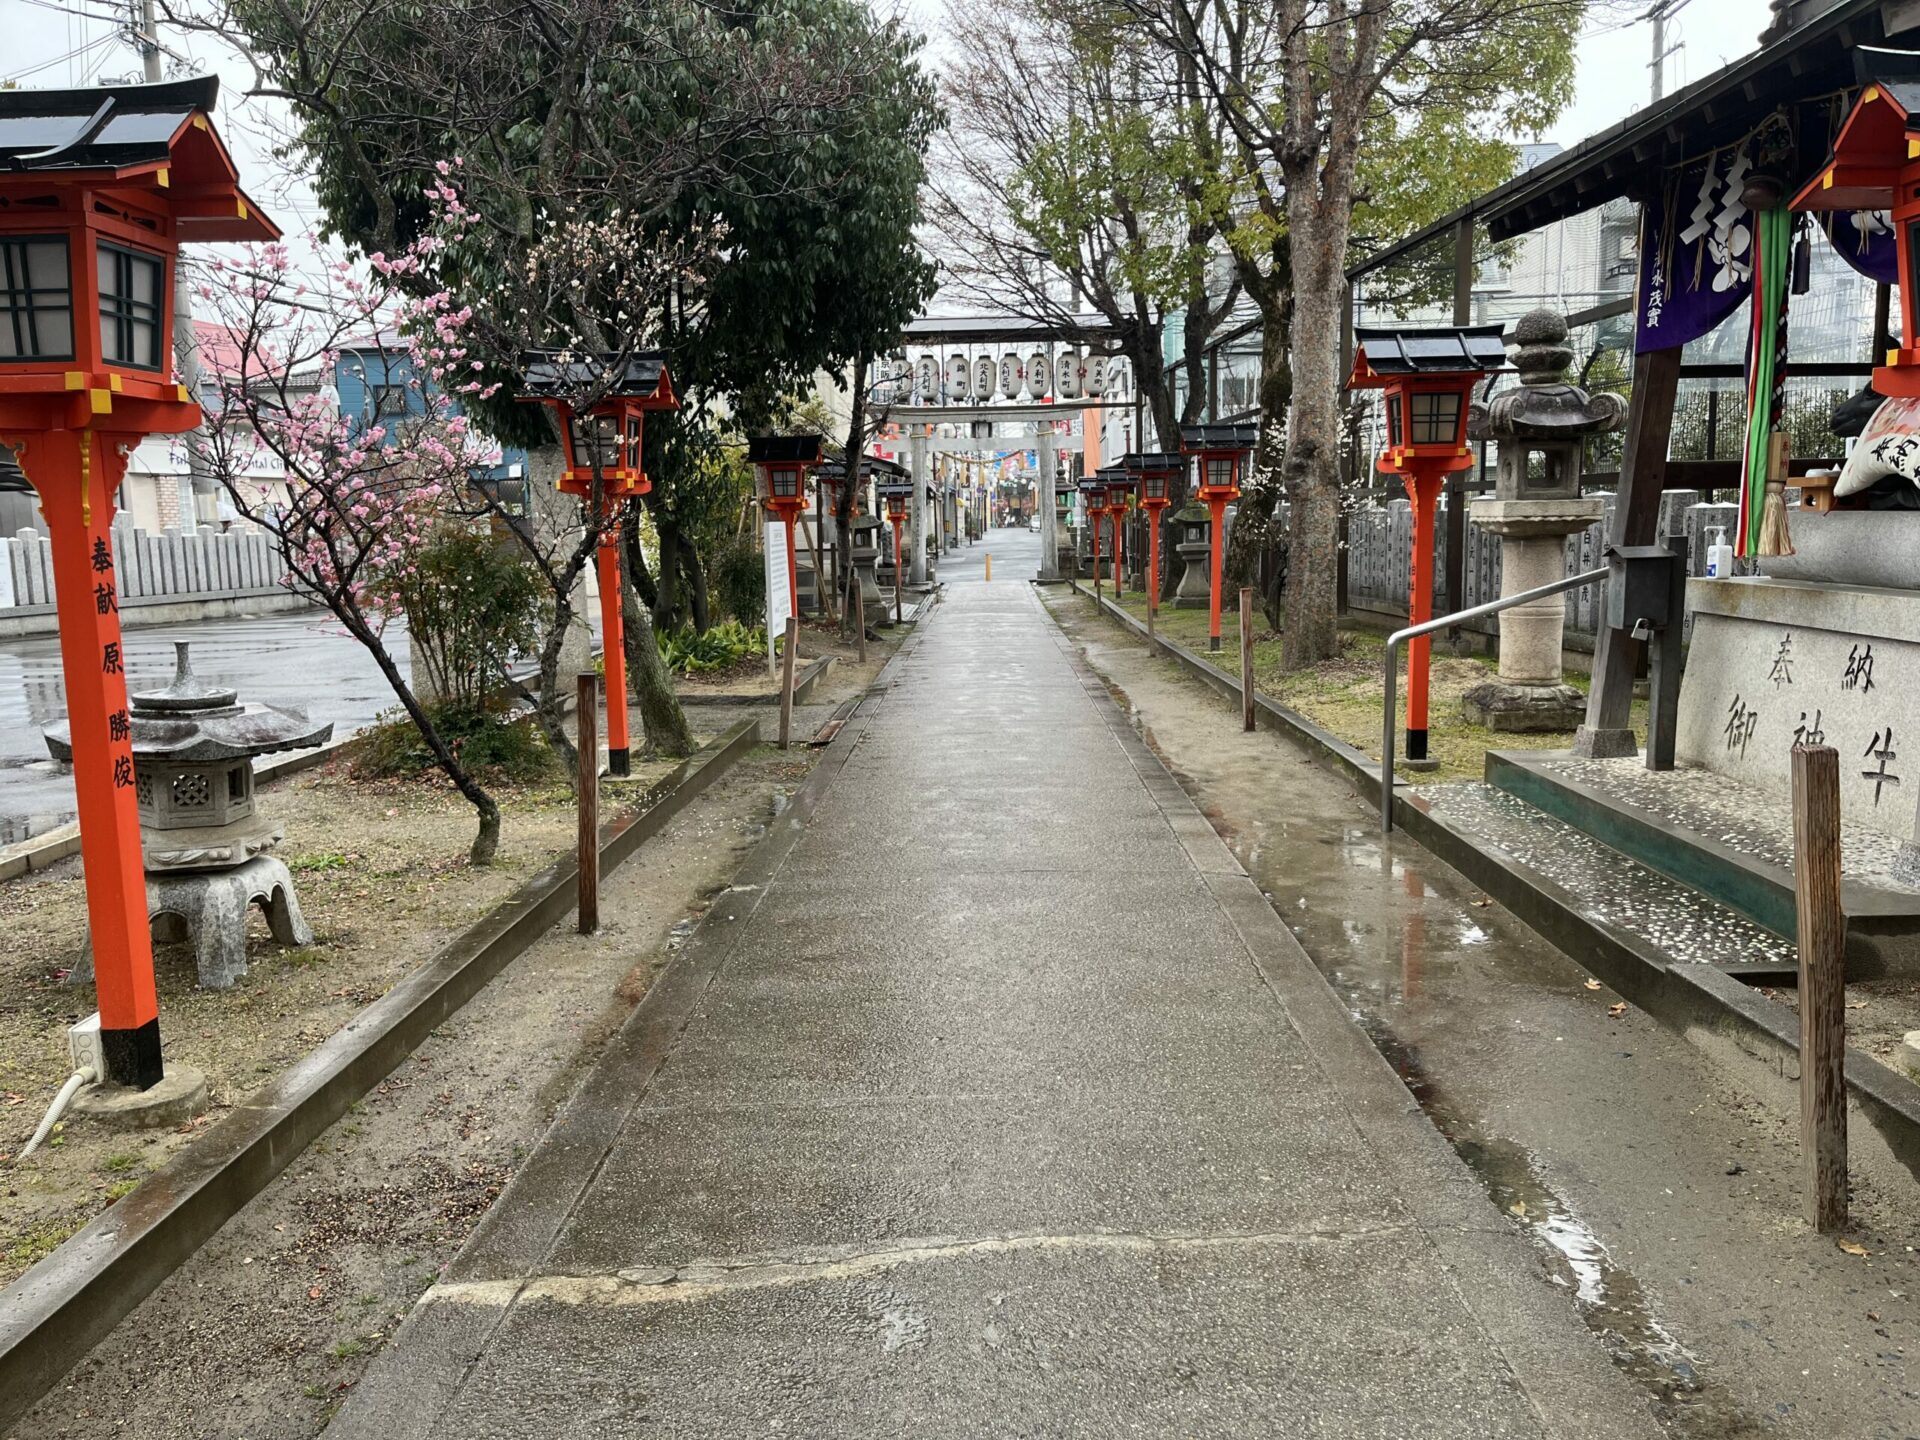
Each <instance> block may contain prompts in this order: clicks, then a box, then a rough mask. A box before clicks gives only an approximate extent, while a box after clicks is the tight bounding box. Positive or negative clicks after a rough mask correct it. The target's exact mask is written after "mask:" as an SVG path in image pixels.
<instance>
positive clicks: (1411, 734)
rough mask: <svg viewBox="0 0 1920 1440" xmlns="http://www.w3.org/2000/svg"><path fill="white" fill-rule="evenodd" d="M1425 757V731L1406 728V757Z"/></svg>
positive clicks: (1419, 758) (1416, 758)
mask: <svg viewBox="0 0 1920 1440" xmlns="http://www.w3.org/2000/svg"><path fill="white" fill-rule="evenodd" d="M1426 758H1427V732H1426V731H1425V730H1424V729H1422V730H1412V729H1410V730H1408V731H1407V759H1409V760H1424V759H1426Z"/></svg>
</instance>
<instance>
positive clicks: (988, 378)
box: [973, 355, 993, 401]
mask: <svg viewBox="0 0 1920 1440" xmlns="http://www.w3.org/2000/svg"><path fill="white" fill-rule="evenodd" d="M973 398H974V399H976V400H980V401H987V400H991V399H992V398H993V361H991V360H990V359H988V358H987V357H986V356H985V355H982V356H981V357H980V358H979V359H978V360H976V361H974V362H973Z"/></svg>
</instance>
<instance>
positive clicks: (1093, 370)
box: [1086, 355, 1107, 395]
mask: <svg viewBox="0 0 1920 1440" xmlns="http://www.w3.org/2000/svg"><path fill="white" fill-rule="evenodd" d="M1086 389H1087V394H1089V395H1104V394H1106V393H1107V357H1106V356H1104V355H1089V356H1088V357H1087V381H1086Z"/></svg>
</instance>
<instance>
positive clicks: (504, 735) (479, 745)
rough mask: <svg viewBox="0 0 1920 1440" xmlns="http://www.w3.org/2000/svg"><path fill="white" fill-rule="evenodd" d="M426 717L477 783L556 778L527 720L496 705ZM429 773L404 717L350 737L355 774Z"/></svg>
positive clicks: (434, 710)
mask: <svg viewBox="0 0 1920 1440" xmlns="http://www.w3.org/2000/svg"><path fill="white" fill-rule="evenodd" d="M428 715H429V716H430V717H431V719H432V720H433V723H434V727H435V728H436V729H437V730H438V731H439V732H440V735H441V737H442V738H443V739H445V740H446V742H447V744H448V745H449V746H450V747H452V749H453V752H454V754H456V755H457V756H459V757H460V761H461V763H462V764H464V765H465V766H466V767H467V769H469V770H470V771H472V772H473V773H474V774H475V775H478V776H480V777H482V778H483V779H506V780H511V781H514V782H516V783H519V784H528V785H530V784H537V783H540V782H542V781H546V780H550V779H552V778H553V777H554V776H556V775H557V774H558V773H559V766H558V764H557V763H556V762H555V760H554V757H553V752H552V751H551V750H549V749H548V748H547V742H546V739H545V737H544V736H542V735H541V733H540V727H539V726H538V725H537V724H536V723H535V722H534V719H533V717H532V716H529V715H515V714H513V713H512V712H510V711H509V710H508V709H507V707H505V706H504V705H500V704H498V703H495V704H482V705H469V704H449V705H437V706H433V707H431V708H430V709H429V710H428ZM435 768H436V762H435V760H434V758H433V752H432V751H430V750H429V749H427V746H426V742H425V741H423V740H422V739H421V738H420V732H419V730H417V729H416V728H415V727H414V725H413V722H412V721H411V720H409V719H408V718H407V717H406V716H405V715H399V716H394V717H392V718H383V719H382V720H381V722H380V723H378V724H375V725H372V726H369V727H368V728H367V729H365V730H363V731H361V732H360V734H359V735H358V736H356V737H355V740H354V754H353V771H354V774H356V775H359V776H364V777H367V778H370V779H408V778H411V777H413V776H416V775H422V774H425V773H426V772H428V771H430V770H433V769H435Z"/></svg>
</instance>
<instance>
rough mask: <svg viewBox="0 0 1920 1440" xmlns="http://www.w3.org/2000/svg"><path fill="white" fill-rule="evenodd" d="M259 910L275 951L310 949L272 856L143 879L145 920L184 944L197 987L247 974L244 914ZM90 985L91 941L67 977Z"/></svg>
mask: <svg viewBox="0 0 1920 1440" xmlns="http://www.w3.org/2000/svg"><path fill="white" fill-rule="evenodd" d="M253 905H258V906H259V907H260V908H261V909H262V910H263V911H265V912H266V916H267V928H268V929H269V930H271V931H272V932H273V938H274V941H275V942H276V943H277V944H280V945H311V944H312V943H313V930H312V929H311V928H310V927H309V926H308V924H307V920H306V917H305V916H304V915H302V914H301V913H300V901H299V899H298V898H297V897H296V896H295V895H294V893H293V876H292V875H290V874H288V873H287V867H286V866H285V865H284V864H282V863H281V862H280V861H279V860H278V859H277V858H275V857H274V856H272V855H256V856H254V858H253V859H251V860H249V861H247V862H246V864H244V865H238V866H235V867H233V868H232V869H228V870H198V871H180V872H178V873H165V872H163V873H160V874H149V875H148V876H147V918H148V919H149V920H150V921H151V922H152V925H153V938H154V939H156V940H161V941H178V940H189V941H191V942H192V943H193V947H194V963H195V966H196V968H197V969H198V971H199V975H200V983H201V984H202V985H204V986H206V987H207V988H208V989H209V990H225V989H228V988H229V987H230V986H232V985H233V984H234V983H235V982H236V981H238V980H239V979H240V977H241V976H243V975H245V974H246V973H247V909H248V907H249V906H253ZM92 980H93V941H92V939H91V937H89V939H88V941H87V944H86V948H85V949H84V950H82V951H81V953H80V960H79V962H78V963H77V964H76V965H75V966H74V967H73V970H72V972H71V973H70V974H69V975H68V976H67V983H68V984H70V985H86V984H90V983H91V982H92Z"/></svg>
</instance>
